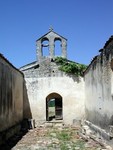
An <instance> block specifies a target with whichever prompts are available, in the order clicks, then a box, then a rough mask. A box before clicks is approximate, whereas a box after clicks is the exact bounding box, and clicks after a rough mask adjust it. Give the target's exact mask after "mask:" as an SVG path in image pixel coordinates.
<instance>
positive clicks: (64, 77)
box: [21, 58, 85, 124]
mask: <svg viewBox="0 0 113 150" xmlns="http://www.w3.org/2000/svg"><path fill="white" fill-rule="evenodd" d="M58 67H59V66H58V65H56V63H55V62H54V61H53V60H51V59H50V58H48V59H45V61H43V62H42V63H40V64H35V65H34V67H33V66H32V67H31V68H28V67H27V66H26V67H23V69H22V68H21V70H22V71H23V73H24V75H25V80H26V87H27V91H28V98H29V103H30V108H31V112H32V117H33V119H35V121H36V124H38V123H40V122H44V121H46V98H47V96H48V95H49V94H51V93H57V94H59V95H61V97H62V100H63V121H64V123H66V124H72V123H73V120H74V119H78V120H80V119H82V118H83V117H84V113H85V112H84V81H83V78H81V77H76V76H74V75H72V74H65V73H64V72H62V71H60V70H59V69H58ZM25 68H27V69H25Z"/></svg>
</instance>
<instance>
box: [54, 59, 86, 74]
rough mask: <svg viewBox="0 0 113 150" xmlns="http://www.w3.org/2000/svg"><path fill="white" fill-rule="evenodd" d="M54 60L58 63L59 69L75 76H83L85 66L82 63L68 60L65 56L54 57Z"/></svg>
mask: <svg viewBox="0 0 113 150" xmlns="http://www.w3.org/2000/svg"><path fill="white" fill-rule="evenodd" d="M55 62H56V63H57V64H58V65H60V67H59V69H60V70H61V71H64V72H66V73H71V74H75V75H77V76H83V72H84V71H85V69H86V68H87V66H86V65H84V64H78V63H75V62H71V61H68V60H67V59H66V58H62V57H56V58H55Z"/></svg>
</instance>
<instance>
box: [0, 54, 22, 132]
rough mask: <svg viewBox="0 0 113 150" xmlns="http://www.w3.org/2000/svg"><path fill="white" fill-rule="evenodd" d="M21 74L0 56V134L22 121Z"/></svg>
mask: <svg viewBox="0 0 113 150" xmlns="http://www.w3.org/2000/svg"><path fill="white" fill-rule="evenodd" d="M23 80H24V79H23V74H22V73H20V72H19V71H18V70H17V69H16V68H14V67H13V66H12V65H11V64H10V63H9V62H8V61H7V60H6V59H5V58H4V57H3V56H2V55H0V132H1V131H4V130H6V129H8V128H9V127H12V126H13V125H16V124H17V123H19V122H20V121H22V119H23Z"/></svg>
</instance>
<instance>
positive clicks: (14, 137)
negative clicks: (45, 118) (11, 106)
mask: <svg viewBox="0 0 113 150" xmlns="http://www.w3.org/2000/svg"><path fill="white" fill-rule="evenodd" d="M31 120H32V113H31V109H30V103H29V99H28V95H27V88H26V84H25V81H24V84H23V121H22V122H21V123H19V124H16V125H15V126H13V127H11V128H9V129H7V131H5V132H3V136H1V137H2V141H3V142H2V143H1V141H0V150H11V149H12V148H13V147H14V146H15V145H16V144H17V143H18V141H19V140H21V138H22V137H23V136H24V135H25V134H26V133H27V132H28V130H29V129H31V128H33V124H32V121H31ZM1 134H2V133H1ZM10 134H11V135H10ZM7 135H10V137H9V138H6V137H7ZM0 140H1V139H0Z"/></svg>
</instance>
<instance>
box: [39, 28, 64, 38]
mask: <svg viewBox="0 0 113 150" xmlns="http://www.w3.org/2000/svg"><path fill="white" fill-rule="evenodd" d="M51 32H53V33H54V34H57V35H58V36H60V37H61V38H63V39H65V40H66V41H67V39H66V38H65V37H63V36H61V35H60V34H58V33H56V32H54V31H53V29H50V30H49V32H47V33H46V34H44V35H43V36H41V37H40V38H39V39H37V40H36V41H38V40H40V39H42V38H43V37H45V36H46V35H48V34H49V33H51Z"/></svg>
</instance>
